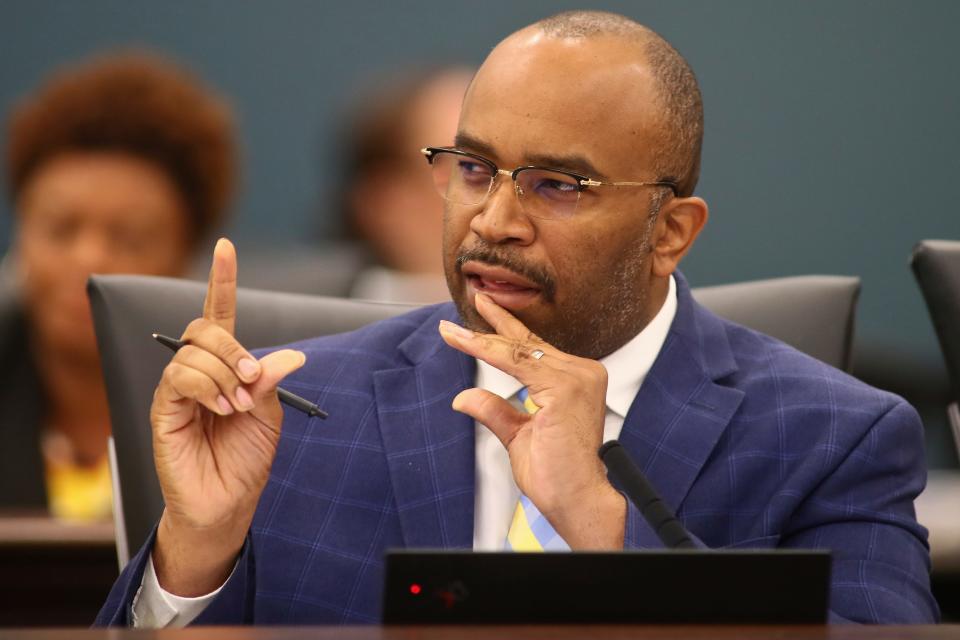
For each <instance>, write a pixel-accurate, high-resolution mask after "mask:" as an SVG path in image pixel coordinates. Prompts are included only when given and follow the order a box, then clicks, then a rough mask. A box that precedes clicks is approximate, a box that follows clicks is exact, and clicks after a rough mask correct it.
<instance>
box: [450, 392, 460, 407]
mask: <svg viewBox="0 0 960 640" xmlns="http://www.w3.org/2000/svg"><path fill="white" fill-rule="evenodd" d="M450 406H451V407H452V408H453V410H454V411H460V409H462V408H463V400H461V399H460V395H459V394H458V395H457V397H456V398H454V399H453V402H452V403H451V404H450Z"/></svg>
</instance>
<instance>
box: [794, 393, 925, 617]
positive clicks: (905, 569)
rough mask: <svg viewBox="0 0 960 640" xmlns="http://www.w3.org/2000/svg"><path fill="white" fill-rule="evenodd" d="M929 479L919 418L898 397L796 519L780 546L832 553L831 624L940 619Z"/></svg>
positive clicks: (802, 507)
mask: <svg viewBox="0 0 960 640" xmlns="http://www.w3.org/2000/svg"><path fill="white" fill-rule="evenodd" d="M926 477H927V474H926V462H925V460H924V443H923V427H922V424H921V422H920V418H919V416H918V415H917V413H916V411H915V410H914V409H913V408H912V407H911V406H910V405H908V404H907V403H905V402H903V401H902V400H898V401H897V403H896V404H895V405H894V406H893V407H892V408H891V409H890V410H889V411H887V412H886V413H884V414H883V415H881V417H880V418H879V419H878V420H876V421H875V422H874V423H873V425H872V426H871V427H870V428H869V429H868V430H867V431H866V433H865V435H864V436H863V438H862V439H861V440H860V441H859V442H858V443H857V444H856V446H854V447H853V449H852V450H851V451H850V452H849V454H848V455H847V456H846V457H845V458H844V460H843V461H842V462H841V463H840V464H839V466H838V467H837V468H836V469H835V470H834V471H833V473H831V474H830V475H829V476H827V477H826V478H825V479H824V480H823V481H822V482H821V483H820V484H819V486H817V487H816V489H815V490H814V491H813V492H812V493H811V494H810V495H809V496H808V497H807V498H806V499H805V500H804V501H803V502H802V503H801V505H800V507H799V508H798V509H797V512H796V513H795V514H794V517H793V518H791V520H790V523H789V527H788V530H787V531H785V532H784V535H783V537H782V538H781V542H780V546H782V547H786V548H805V549H810V548H821V549H830V550H831V551H832V552H833V569H832V577H831V589H830V590H831V593H830V609H831V610H830V618H831V621H834V622H859V623H881V624H885V623H898V624H930V623H934V622H936V621H938V619H939V617H940V613H939V609H938V607H937V603H936V600H935V599H934V598H933V595H932V594H931V592H930V553H929V546H928V544H927V531H926V529H924V528H923V527H922V526H920V524H919V523H918V522H917V520H916V514H915V512H914V508H913V501H914V499H915V498H916V497H917V496H918V495H919V494H920V492H921V491H922V490H923V488H924V485H925V484H926Z"/></svg>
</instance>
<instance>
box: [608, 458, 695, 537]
mask: <svg viewBox="0 0 960 640" xmlns="http://www.w3.org/2000/svg"><path fill="white" fill-rule="evenodd" d="M597 455H599V456H600V459H601V460H602V461H603V464H604V465H606V467H607V472H608V473H609V474H610V476H611V477H612V478H613V479H614V480H615V481H616V482H617V484H619V485H620V487H621V488H622V489H623V492H624V493H625V494H627V497H628V498H630V501H631V502H633V504H634V505H636V507H637V509H639V510H640V513H641V514H642V515H643V518H644V519H645V520H646V521H647V523H648V524H649V525H650V527H651V528H653V530H654V532H656V534H657V537H659V538H660V541H661V542H663V544H664V546H666V547H667V548H669V549H694V548H696V545H695V544H694V543H693V540H691V539H690V534H689V533H688V532H687V530H686V529H685V528H684V527H683V525H682V524H680V521H679V520H677V517H676V516H675V515H674V514H673V512H672V511H671V510H670V507H668V506H667V505H666V504H664V502H663V500H661V499H660V496H659V495H658V494H657V492H656V490H655V489H654V488H653V485H651V484H650V481H649V480H647V478H646V476H644V475H643V472H642V471H641V470H640V468H639V467H638V466H637V465H636V464H635V463H634V462H633V460H631V459H630V455H629V454H628V453H627V450H626V449H624V448H623V445H621V444H620V443H619V442H617V441H616V440H611V441H609V442H605V443H603V445H602V446H601V447H600V450H599V451H598V452H597Z"/></svg>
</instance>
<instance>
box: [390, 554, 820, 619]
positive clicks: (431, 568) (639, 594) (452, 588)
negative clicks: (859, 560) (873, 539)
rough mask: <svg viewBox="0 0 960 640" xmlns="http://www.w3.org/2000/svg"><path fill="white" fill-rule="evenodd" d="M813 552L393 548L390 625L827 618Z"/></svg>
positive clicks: (818, 562) (391, 558)
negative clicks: (494, 550) (502, 550)
mask: <svg viewBox="0 0 960 640" xmlns="http://www.w3.org/2000/svg"><path fill="white" fill-rule="evenodd" d="M829 585H830V554H829V552H826V551H813V550H750V551H744V550H689V549H675V550H669V551H623V552H613V553H605V552H559V553H557V552H548V553H513V552H505V553H496V552H479V553H477V552H469V551H415V550H404V551H392V552H389V553H388V554H387V556H386V579H385V582H384V600H383V622H384V623H386V624H534V623H538V624H556V623H593V624H597V623H643V624H774V623H775V624H820V623H824V622H826V619H827V602H828V596H829Z"/></svg>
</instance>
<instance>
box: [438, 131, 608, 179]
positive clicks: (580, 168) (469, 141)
mask: <svg viewBox="0 0 960 640" xmlns="http://www.w3.org/2000/svg"><path fill="white" fill-rule="evenodd" d="M453 144H454V146H455V147H457V148H458V149H463V150H464V151H470V152H472V153H476V154H478V155H482V156H485V157H489V158H492V159H496V158H497V152H496V150H495V149H494V148H493V146H492V145H490V144H488V143H486V142H483V141H482V140H479V139H478V138H475V137H473V136H471V135H470V134H469V133H462V132H461V133H458V134H457V137H456V138H455V139H454V142H453ZM523 160H524V164H525V165H532V166H537V167H543V168H544V169H562V170H565V171H572V172H574V173H579V174H582V175H585V176H587V177H588V178H593V179H595V180H602V181H606V180H607V179H608V178H607V176H606V174H604V173H603V172H602V171H600V170H599V169H597V168H596V167H595V166H594V165H593V163H592V162H590V161H589V160H587V159H586V158H585V157H583V156H581V155H577V154H569V155H554V154H550V153H524V154H523Z"/></svg>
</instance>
